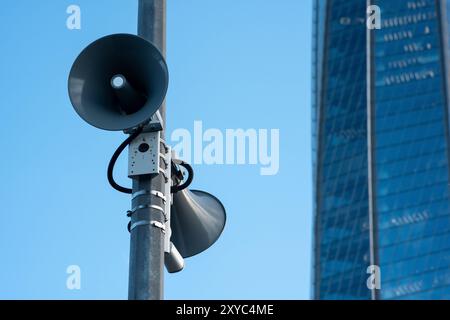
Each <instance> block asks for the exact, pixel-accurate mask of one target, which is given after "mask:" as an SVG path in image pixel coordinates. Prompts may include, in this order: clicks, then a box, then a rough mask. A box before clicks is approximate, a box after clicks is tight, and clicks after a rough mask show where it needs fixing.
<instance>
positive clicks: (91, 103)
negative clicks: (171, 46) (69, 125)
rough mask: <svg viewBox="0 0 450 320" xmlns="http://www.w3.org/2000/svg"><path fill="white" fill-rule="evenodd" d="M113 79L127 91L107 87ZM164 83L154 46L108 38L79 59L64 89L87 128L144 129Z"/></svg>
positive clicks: (128, 37) (115, 36) (163, 66)
mask: <svg viewBox="0 0 450 320" xmlns="http://www.w3.org/2000/svg"><path fill="white" fill-rule="evenodd" d="M116 75H123V76H124V77H125V79H126V80H127V83H128V85H127V86H126V88H124V89H122V90H117V89H114V88H113V87H112V86H111V80H112V78H113V77H114V76H116ZM168 81H169V75H168V71H167V66H166V63H165V61H164V58H163V55H162V54H161V53H160V52H159V51H158V49H157V47H156V46H154V45H152V44H151V43H150V42H149V41H146V40H145V39H143V38H141V37H138V36H136V35H131V34H113V35H109V36H106V37H103V38H100V39H98V40H96V41H94V42H93V43H91V44H90V45H88V46H87V47H86V48H85V49H84V50H83V51H82V52H81V53H80V55H79V56H78V57H77V59H76V60H75V62H74V64H73V66H72V69H71V71H70V74H69V81H68V89H69V97H70V100H71V102H72V105H73V107H74V109H75V111H76V112H77V113H78V115H79V116H80V117H81V118H83V119H84V120H85V121H86V122H88V123H89V124H91V125H93V126H95V127H97V128H100V129H105V130H125V129H129V128H132V127H135V126H137V125H139V124H142V123H144V122H145V121H147V120H148V119H150V117H151V116H152V115H153V114H154V113H155V112H156V111H157V110H158V108H159V107H160V106H161V104H162V103H163V101H164V98H165V95H166V92H167V87H168ZM127 89H128V90H127ZM133 92H134V97H133ZM142 103H143V105H142V106H141V105H140V104H142ZM126 105H127V106H126Z"/></svg>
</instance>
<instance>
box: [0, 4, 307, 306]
mask: <svg viewBox="0 0 450 320" xmlns="http://www.w3.org/2000/svg"><path fill="white" fill-rule="evenodd" d="M70 4H76V5H79V6H80V8H81V30H68V29H67V28H66V19H67V16H68V15H67V14H66V8H67V7H68V6H69V5H70ZM311 14H312V4H311V1H310V0H302V1H298V0H282V1H278V2H276V3H275V2H271V1H261V0H246V1H238V0H233V1H226V0H215V1H210V0H190V1H182V0H169V1H168V12H167V23H168V25H167V63H168V66H169V72H170V84H169V91H168V95H167V110H168V111H167V112H168V113H167V125H168V131H169V132H171V131H173V130H174V129H177V128H186V129H188V130H190V131H192V130H193V126H194V121H196V120H201V121H203V127H204V129H207V128H217V129H220V130H221V131H225V130H226V129H238V128H242V129H249V128H254V129H279V130H280V168H279V172H278V174H277V175H275V176H261V175H260V174H259V166H255V165H239V166H238V165H210V166H209V165H196V166H194V169H195V173H196V175H195V180H194V182H193V185H192V187H193V188H195V189H202V190H207V191H209V192H211V193H213V194H214V195H216V196H217V197H218V198H220V199H221V201H222V202H223V203H224V205H225V207H226V209H227V225H226V227H225V231H224V233H223V235H222V237H221V238H220V239H219V241H218V242H217V243H216V244H215V245H214V246H213V247H211V248H210V249H209V250H207V251H205V252H204V253H202V254H201V255H198V256H195V257H192V258H189V259H187V260H186V267H185V270H184V271H183V272H181V273H178V274H174V275H169V274H166V277H165V280H166V282H165V298H166V299H308V298H309V297H310V295H309V291H310V282H311V280H310V266H311V256H310V255H311V231H312V227H311V218H312V211H311V200H312V195H311V151H310V149H311V147H310V145H311V141H310V140H311V138H310V131H311V130H310V128H311V124H310V119H311V115H310V91H311V90H310V78H311ZM136 20H137V1H129V0H114V1H107V0H95V1H92V0H91V1H87V0H73V1H51V0H41V1H39V3H36V4H34V2H32V1H23V0H17V1H10V2H8V3H5V4H3V5H2V10H1V11H0V27H1V29H2V30H4V32H3V34H2V50H1V59H0V70H1V72H2V76H1V77H0V90H1V95H2V97H1V99H0V104H1V108H0V110H1V111H2V125H1V127H0V130H1V139H0V147H1V150H2V157H1V160H0V161H1V163H0V177H1V178H2V184H1V185H0V196H1V202H2V206H1V208H2V209H1V210H2V212H1V214H0V298H1V299H21V298H23V299H126V298H127V281H128V253H129V234H128V232H127V231H126V224H127V222H128V221H127V218H126V216H125V213H126V210H128V209H129V207H130V199H129V196H127V195H124V194H120V193H118V192H116V191H114V190H113V189H112V188H110V187H109V185H108V182H107V180H106V167H107V164H108V161H109V158H110V156H111V155H112V153H113V151H114V150H115V148H116V147H117V145H118V144H119V143H120V142H121V141H122V140H123V139H124V135H123V134H122V133H121V132H107V131H101V130H98V129H95V128H94V127H91V126H89V125H88V124H86V123H84V122H83V121H82V120H81V119H80V118H79V117H78V116H77V115H76V113H75V112H74V110H73V108H72V106H71V104H70V102H69V99H68V95H67V76H68V73H69V70H70V67H71V65H72V62H73V61H74V59H75V58H76V56H77V55H78V53H79V52H80V51H81V50H82V49H83V48H84V47H85V46H86V45H88V44H89V43H90V42H92V41H94V40H95V39H97V38H99V37H101V36H104V35H107V34H111V33H124V32H125V33H136ZM126 169H127V164H126V157H122V158H121V159H120V161H119V162H118V164H117V167H116V174H115V175H116V177H117V180H118V181H120V183H121V184H123V185H129V184H130V181H129V179H128V178H127V177H126V174H127V170H126ZM69 265H78V266H80V268H81V290H68V289H67V288H66V279H67V276H68V275H67V274H66V268H67V267H68V266H69Z"/></svg>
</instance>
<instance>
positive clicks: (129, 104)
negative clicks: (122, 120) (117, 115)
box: [111, 74, 147, 115]
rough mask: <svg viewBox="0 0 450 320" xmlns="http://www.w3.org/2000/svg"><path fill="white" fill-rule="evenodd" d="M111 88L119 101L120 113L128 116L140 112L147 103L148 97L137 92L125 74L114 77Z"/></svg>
mask: <svg viewBox="0 0 450 320" xmlns="http://www.w3.org/2000/svg"><path fill="white" fill-rule="evenodd" d="M111 87H112V88H113V89H114V93H115V95H116V98H117V99H118V101H119V107H120V111H121V112H123V113H124V114H126V115H130V114H133V113H136V112H138V111H139V110H141V109H142V107H143V106H144V105H145V103H146V102H147V97H146V96H145V95H144V94H142V93H140V92H139V91H138V90H136V89H135V88H134V87H133V86H132V85H131V84H130V83H129V82H128V81H127V78H125V76H124V75H123V74H116V75H114V76H112V78H111Z"/></svg>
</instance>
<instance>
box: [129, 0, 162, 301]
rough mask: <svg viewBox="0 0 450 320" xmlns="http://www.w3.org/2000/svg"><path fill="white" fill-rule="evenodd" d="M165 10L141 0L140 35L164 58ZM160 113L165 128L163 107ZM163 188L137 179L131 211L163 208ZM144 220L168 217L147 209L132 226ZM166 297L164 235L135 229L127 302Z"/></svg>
mask: <svg viewBox="0 0 450 320" xmlns="http://www.w3.org/2000/svg"><path fill="white" fill-rule="evenodd" d="M165 8H166V1H165V0H139V14H138V34H139V35H140V36H141V37H143V38H145V39H146V40H148V41H150V42H151V43H153V45H155V46H156V47H157V48H158V49H159V51H160V52H161V53H162V55H163V56H164V55H165V28H166V22H165V19H166V12H165ZM160 112H161V118H162V121H163V124H164V127H165V124H166V121H165V120H166V118H165V106H164V103H163V105H162V106H161V108H160ZM160 133H161V138H163V139H164V131H161V132H160ZM164 184H165V181H164V178H163V176H162V175H161V174H159V175H155V176H150V175H144V176H140V177H136V178H134V179H133V193H134V194H137V193H138V192H141V191H144V192H143V194H142V195H141V196H137V197H136V198H134V199H133V200H132V207H133V208H134V207H138V206H139V205H157V206H160V207H162V208H164V202H163V199H162V198H161V197H157V196H154V195H153V194H152V193H151V191H158V192H164ZM147 192H148V193H147ZM165 196H167V195H165ZM142 220H148V221H158V222H160V223H164V222H165V217H164V214H163V213H162V212H160V211H159V210H155V209H152V208H151V207H148V208H146V209H141V210H138V211H137V212H136V213H135V214H133V215H132V216H131V223H134V222H136V221H142ZM163 296H164V232H163V230H161V229H159V228H156V227H154V226H153V225H143V226H139V227H136V228H134V229H133V230H132V231H131V234H130V266H129V282H128V299H130V300H160V299H163Z"/></svg>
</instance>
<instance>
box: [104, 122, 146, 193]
mask: <svg viewBox="0 0 450 320" xmlns="http://www.w3.org/2000/svg"><path fill="white" fill-rule="evenodd" d="M142 130H143V127H139V128H138V129H136V131H134V132H133V133H132V134H130V136H129V137H128V138H126V139H125V141H124V142H122V143H121V144H120V146H119V147H118V148H117V149H116V151H115V152H114V154H113V155H112V157H111V160H109V164H108V173H107V174H108V182H109V184H110V185H111V187H113V188H114V189H116V190H117V191H120V192H123V193H127V194H131V193H132V192H133V190H131V189H130V188H125V187H122V186H120V185H118V184H117V183H116V181H114V177H113V171H114V165H115V164H116V161H117V159H118V158H119V156H120V154H121V153H122V151H123V150H124V149H125V148H126V147H127V146H128V145H129V144H130V143H131V141H133V140H134V139H135V138H136V137H137V136H138V135H139V134H141V132H142Z"/></svg>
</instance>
